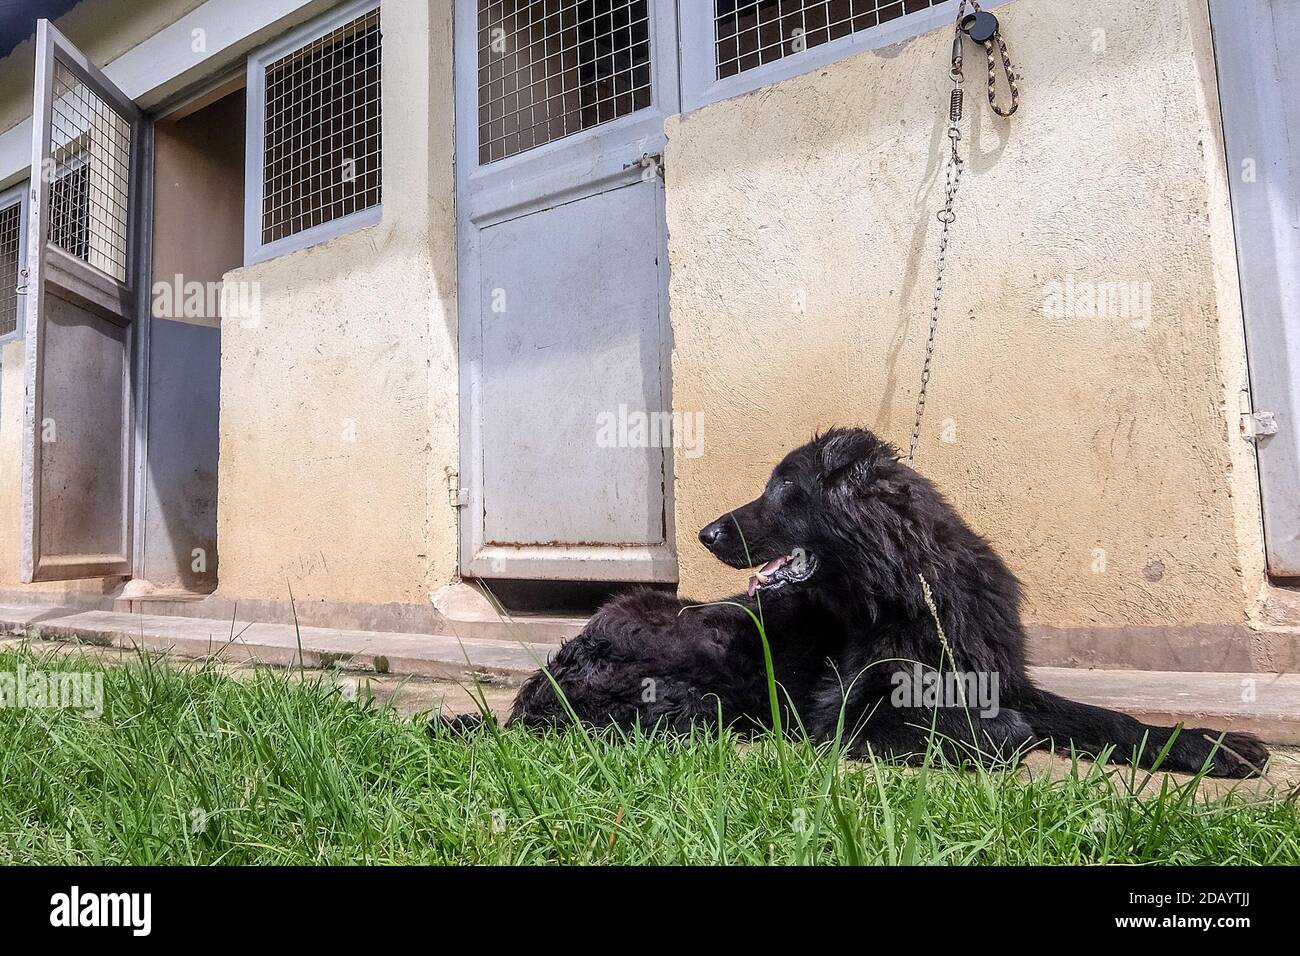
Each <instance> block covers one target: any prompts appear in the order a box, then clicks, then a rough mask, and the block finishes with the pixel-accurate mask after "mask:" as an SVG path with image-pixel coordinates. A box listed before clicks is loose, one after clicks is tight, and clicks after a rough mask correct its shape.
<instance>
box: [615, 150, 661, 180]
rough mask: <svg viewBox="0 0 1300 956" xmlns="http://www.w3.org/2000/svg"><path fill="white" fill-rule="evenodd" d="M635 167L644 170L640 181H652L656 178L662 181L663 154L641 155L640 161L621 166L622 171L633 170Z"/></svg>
mask: <svg viewBox="0 0 1300 956" xmlns="http://www.w3.org/2000/svg"><path fill="white" fill-rule="evenodd" d="M637 166H640V167H641V169H643V170H644V172H642V174H641V178H642V179H653V178H654V177H656V176H658V177H659V178H660V179H662V178H663V176H664V154H663V153H642V154H641V158H640V159H638V160H634V161H633V162H630V163H624V164H623V168H624V169H634V168H636V167H637Z"/></svg>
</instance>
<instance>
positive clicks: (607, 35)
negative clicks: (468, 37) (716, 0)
mask: <svg viewBox="0 0 1300 956" xmlns="http://www.w3.org/2000/svg"><path fill="white" fill-rule="evenodd" d="M697 2H698V0H697ZM650 102H651V79H650V14H649V9H648V3H647V0H479V8H478V144H479V145H478V158H479V163H480V164H487V163H491V162H495V161H497V160H499V159H504V158H506V157H507V156H514V155H515V154H516V153H522V152H524V151H525V150H529V149H533V148H534V147H537V146H541V145H543V144H544V143H550V142H553V141H555V140H557V139H562V138H563V137H565V136H569V135H571V134H573V133H577V132H579V131H581V130H585V129H590V128H591V127H593V126H599V125H600V124H601V123H608V122H609V121H610V120H613V119H617V118H619V117H620V116H626V115H627V114H629V113H633V112H635V111H637V110H640V109H645V108H646V107H647V106H649V105H650Z"/></svg>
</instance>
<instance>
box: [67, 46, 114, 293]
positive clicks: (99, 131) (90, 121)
mask: <svg viewBox="0 0 1300 956" xmlns="http://www.w3.org/2000/svg"><path fill="white" fill-rule="evenodd" d="M50 112H51V123H50V136H51V143H50V145H51V158H52V159H53V160H54V180H53V182H52V183H51V189H50V225H49V229H50V232H49V237H48V238H49V240H50V241H51V242H53V243H54V244H55V245H57V246H59V247H60V248H61V249H63V250H64V251H65V252H67V253H69V254H70V255H73V256H76V257H77V258H78V259H81V260H83V261H85V262H87V263H89V264H90V265H92V266H94V267H95V268H97V269H99V270H100V271H101V272H105V273H107V274H108V275H110V276H112V277H113V278H115V279H117V280H118V281H119V282H125V281H126V249H127V247H126V242H127V222H128V209H129V208H130V207H129V206H128V203H129V201H130V182H131V122H130V120H128V119H127V118H126V117H124V116H123V115H122V114H121V113H119V112H118V111H117V110H116V109H114V108H113V107H112V106H110V105H109V104H108V103H106V102H105V101H104V100H103V99H102V98H101V97H100V96H99V94H98V93H96V92H95V91H94V90H93V89H91V88H90V87H89V86H87V85H86V84H85V83H83V82H82V81H81V78H80V77H79V76H78V75H77V74H76V73H74V72H73V71H72V70H71V69H70V68H69V67H68V66H67V65H66V64H64V63H63V61H61V60H59V59H58V58H57V57H56V58H55V60H54V92H53V102H52V106H51V111H50Z"/></svg>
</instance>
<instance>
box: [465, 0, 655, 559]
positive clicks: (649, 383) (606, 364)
mask: <svg viewBox="0 0 1300 956" xmlns="http://www.w3.org/2000/svg"><path fill="white" fill-rule="evenodd" d="M455 29H456V35H455V40H456V86H457V91H456V97H457V205H458V209H457V219H458V231H459V292H458V295H459V314H460V323H459V335H460V369H461V373H460V374H461V487H462V489H463V491H462V497H461V501H460V504H461V525H460V530H461V554H460V559H461V560H460V563H461V571H462V573H463V574H466V575H470V576H475V577H510V578H533V579H539V578H547V579H564V580H610V581H615V580H617V581H675V580H676V579H677V562H676V557H675V553H674V546H673V529H672V513H673V510H672V454H673V451H672V447H671V444H672V437H671V435H670V433H669V430H668V426H669V423H670V421H671V419H670V418H669V417H668V416H669V414H670V412H671V408H672V391H671V384H670V372H669V358H670V354H671V342H670V329H669V324H668V305H667V302H668V298H667V278H668V257H667V250H666V228H665V225H664V197H663V179H662V168H661V166H660V164H659V159H658V157H659V154H660V153H661V152H662V149H663V145H664V129H663V121H664V117H665V116H667V115H670V114H672V113H675V112H677V110H678V91H677V43H676V9H675V4H674V3H673V2H672V0H494V2H491V3H486V2H481V0H457V4H456V27H455Z"/></svg>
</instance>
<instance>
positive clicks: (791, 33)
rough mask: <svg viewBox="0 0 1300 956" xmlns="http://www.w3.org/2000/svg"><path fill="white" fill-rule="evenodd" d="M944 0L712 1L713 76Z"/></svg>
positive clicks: (740, 70)
mask: <svg viewBox="0 0 1300 956" xmlns="http://www.w3.org/2000/svg"><path fill="white" fill-rule="evenodd" d="M942 2H943V0H714V27H715V41H716V44H717V64H718V79H724V78H726V77H728V76H735V75H736V74H737V73H743V72H745V71H746V70H752V69H754V67H756V66H761V65H762V64H764V63H771V62H772V61H774V60H779V59H781V58H782V57H786V56H790V55H791V54H793V53H800V52H802V51H803V50H806V49H808V48H809V47H814V46H820V45H821V44H823V43H829V42H830V41H831V40H838V39H839V38H840V37H845V36H848V35H849V34H850V33H858V32H860V31H862V30H870V29H871V28H872V27H876V26H880V24H882V23H888V22H889V21H890V20H896V19H898V18H899V17H901V16H903V15H904V14H908V13H917V12H919V11H921V10H925V9H927V8H929V7H933V6H937V5H938V4H940V3H942Z"/></svg>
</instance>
